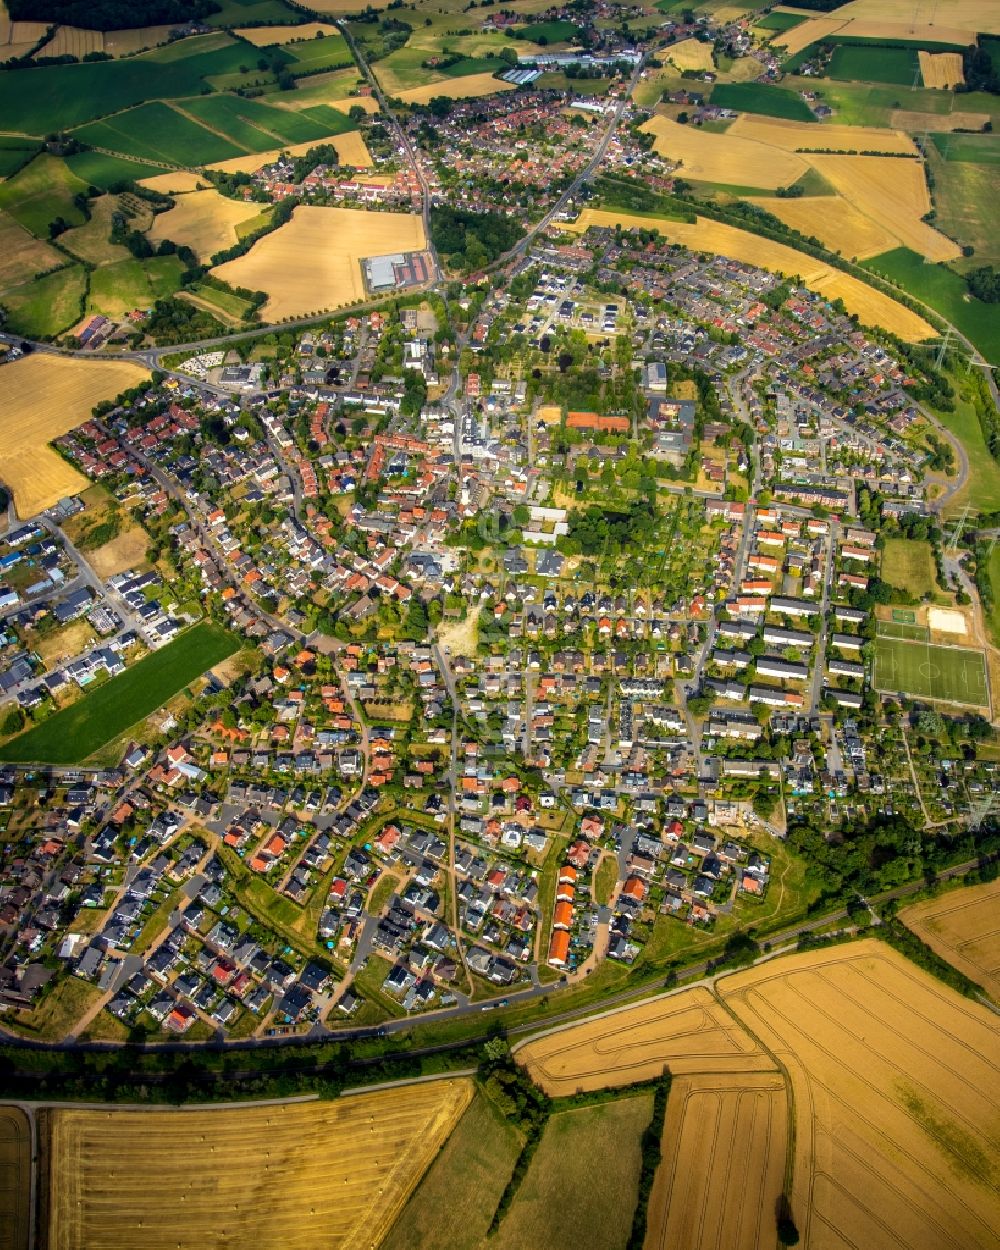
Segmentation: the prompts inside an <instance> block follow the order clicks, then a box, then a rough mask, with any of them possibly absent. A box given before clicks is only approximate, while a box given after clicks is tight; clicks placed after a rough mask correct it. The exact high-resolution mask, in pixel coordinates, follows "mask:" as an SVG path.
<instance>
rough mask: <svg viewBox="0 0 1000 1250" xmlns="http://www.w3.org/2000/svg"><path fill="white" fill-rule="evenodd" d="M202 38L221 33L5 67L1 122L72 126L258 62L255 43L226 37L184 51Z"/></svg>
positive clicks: (196, 87)
mask: <svg viewBox="0 0 1000 1250" xmlns="http://www.w3.org/2000/svg"><path fill="white" fill-rule="evenodd" d="M200 39H207V40H218V39H219V36H216V35H207V36H200V35H199V36H195V37H194V38H192V39H190V40H187V39H183V40H179V41H178V42H177V43H175V44H170V45H168V46H167V47H165V48H156V49H154V50H153V51H152V52H144V53H142V54H140V55H139V56H130V57H124V58H123V59H122V60H120V61H94V62H87V63H81V64H77V65H43V66H40V67H39V68H37V69H11V70H4V71H3V72H2V73H0V117H2V118H3V125H4V127H5V128H6V129H8V130H16V131H19V132H23V133H25V134H30V135H38V136H43V135H47V134H50V133H51V132H52V131H55V130H71V129H72V128H73V127H75V126H80V125H82V124H83V123H84V122H88V121H93V120H94V118H97V117H107V116H108V115H109V114H111V113H117V112H120V111H121V110H122V109H127V108H131V107H132V106H133V105H136V104H141V103H143V101H146V100H159V99H163V100H176V99H180V98H182V97H184V96H192V95H198V94H199V93H200V92H201V90H202V88H203V87H204V86H205V85H206V79H207V78H208V77H209V76H210V75H212V74H225V73H233V72H234V71H236V70H237V69H239V67H240V65H245V64H249V65H254V64H256V59H257V50H256V49H255V48H251V47H250V46H249V45H248V44H246V43H243V42H240V41H236V40H229V39H227V40H226V43H225V45H224V46H222V47H218V46H213V49H212V50H211V51H208V52H201V51H195V52H193V53H192V54H189V55H184V52H185V49H184V45H185V44H187V43H191V44H197V43H198V41H199V40H200ZM164 54H172V55H164ZM270 56H271V58H272V59H275V58H277V59H280V60H282V61H287V60H289V59H290V58H289V57H288V55H287V53H285V52H284V51H283V50H281V49H274V50H272V52H271V53H270Z"/></svg>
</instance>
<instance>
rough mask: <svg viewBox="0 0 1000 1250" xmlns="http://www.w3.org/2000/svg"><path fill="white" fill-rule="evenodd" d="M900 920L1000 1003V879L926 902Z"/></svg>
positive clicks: (915, 904)
mask: <svg viewBox="0 0 1000 1250" xmlns="http://www.w3.org/2000/svg"><path fill="white" fill-rule="evenodd" d="M899 918H900V920H902V922H903V923H904V924H905V925H906V926H907V927H908V928H910V929H912V930H913V932H914V933H915V934H916V935H917V937H918V938H920V940H921V941H922V942H926V943H927V945H928V946H929V947H931V949H932V950H934V951H936V952H937V953H938V954H939V955H940V956H941V958H942V959H946V960H947V961H948V963H950V964H952V965H953V967H955V968H957V969H958V970H959V972H964V973H965V975H966V976H967V977H971V978H972V980H973V981H976V982H978V983H979V984H980V985H981V986H982V987H983V988H984V989H985V990H986V991H987V993H989V994H991V995H992V996H993V998H995V999H996V1000H997V1002H1000V880H997V881H990V882H989V883H988V884H986V885H973V886H967V887H965V888H964V889H959V890H950V891H949V892H948V893H947V894H942V895H940V896H939V897H938V898H929V899H924V900H923V902H920V903H914V904H913V906H912V907H904V908H903V910H902V911H901V912H900V913H899Z"/></svg>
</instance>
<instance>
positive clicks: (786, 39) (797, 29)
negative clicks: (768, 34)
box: [771, 16, 844, 56]
mask: <svg viewBox="0 0 1000 1250" xmlns="http://www.w3.org/2000/svg"><path fill="white" fill-rule="evenodd" d="M843 25H844V19H843V18H842V17H839V16H837V17H811V18H809V19H808V21H805V22H802V23H801V24H800V25H798V26H793V27H792V28H791V30H781V31H778V33H777V34H776V35H774V36H773V37H772V39H771V42H772V43H773V44H774V45H775V46H776V47H779V48H784V50H785V51H786V52H787V53H788V55H789V56H794V55H795V54H796V53H797V52H801V51H802V49H803V48H808V47H809V45H810V44H811V43H815V42H816V41H817V40H818V39H825V38H826V37H827V35H832V34H833V33H834V31H837V30H840V28H841V27H842V26H843Z"/></svg>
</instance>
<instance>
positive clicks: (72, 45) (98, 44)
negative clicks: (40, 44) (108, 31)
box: [41, 26, 104, 60]
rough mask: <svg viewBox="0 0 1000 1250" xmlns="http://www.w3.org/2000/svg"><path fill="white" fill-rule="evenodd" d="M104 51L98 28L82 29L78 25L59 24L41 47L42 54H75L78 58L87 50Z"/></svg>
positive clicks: (83, 55) (102, 38)
mask: <svg viewBox="0 0 1000 1250" xmlns="http://www.w3.org/2000/svg"><path fill="white" fill-rule="evenodd" d="M103 51H104V34H103V33H102V32H101V31H99V30H82V29H81V28H80V27H78V26H60V27H59V28H58V29H57V30H56V33H55V35H54V36H53V38H52V40H51V42H50V43H47V44H46V45H45V47H44V48H43V49H42V53H41V55H42V56H75V57H78V58H80V59H81V60H82V59H83V57H85V56H86V55H87V53H88V52H103Z"/></svg>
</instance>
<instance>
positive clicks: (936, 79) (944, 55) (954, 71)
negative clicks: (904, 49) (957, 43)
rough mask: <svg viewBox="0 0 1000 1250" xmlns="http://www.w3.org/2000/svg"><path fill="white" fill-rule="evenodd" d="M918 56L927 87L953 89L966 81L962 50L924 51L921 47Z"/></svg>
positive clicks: (921, 74)
mask: <svg viewBox="0 0 1000 1250" xmlns="http://www.w3.org/2000/svg"><path fill="white" fill-rule="evenodd" d="M917 57H918V58H919V60H920V76H921V78H922V79H923V80H924V86H925V87H943V88H944V89H945V91H951V89H952V88H953V87H958V86H961V85H962V84H963V83H964V82H965V70H964V69H963V67H962V54H961V53H960V52H924V51H923V49H921V50H920V51H919V52H918V53H917Z"/></svg>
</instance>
